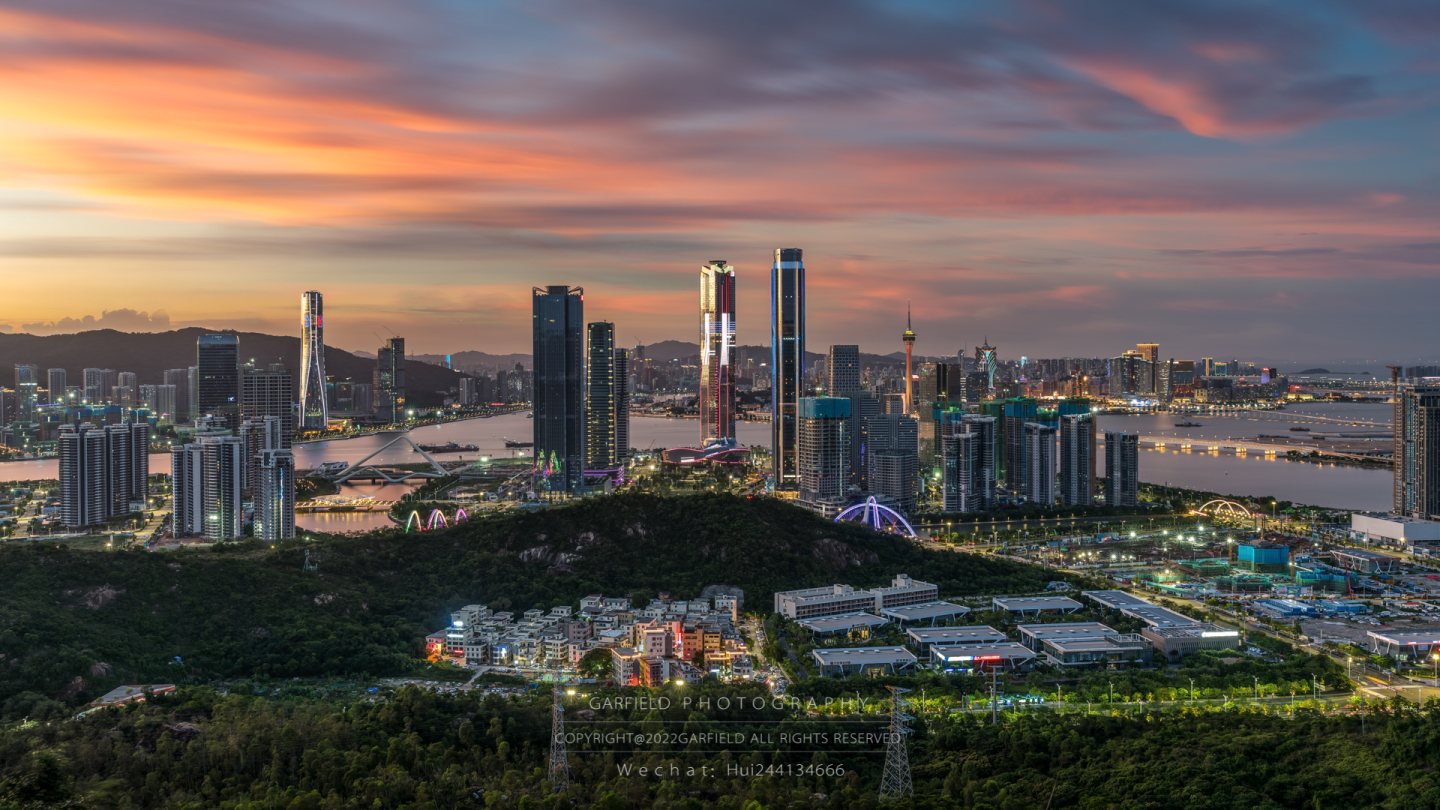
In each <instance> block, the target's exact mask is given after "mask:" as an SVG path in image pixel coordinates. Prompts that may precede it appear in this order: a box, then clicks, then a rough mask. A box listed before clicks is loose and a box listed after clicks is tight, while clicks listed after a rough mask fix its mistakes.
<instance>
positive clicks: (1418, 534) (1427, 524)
mask: <svg viewBox="0 0 1440 810" xmlns="http://www.w3.org/2000/svg"><path fill="white" fill-rule="evenodd" d="M1350 536H1351V538H1353V539H1354V540H1356V541H1358V542H1363V543H1378V544H1380V545H1386V546H1396V547H1399V548H1406V547H1409V546H1412V545H1414V544H1416V543H1433V542H1437V541H1440V520H1422V519H1420V518H1412V517H1405V516H1404V515H1394V514H1385V513H1382V512H1355V513H1352V514H1351V515H1350Z"/></svg>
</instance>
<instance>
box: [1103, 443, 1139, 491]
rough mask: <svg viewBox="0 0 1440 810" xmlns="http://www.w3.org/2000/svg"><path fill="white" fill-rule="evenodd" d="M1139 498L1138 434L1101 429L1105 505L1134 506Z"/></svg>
mask: <svg viewBox="0 0 1440 810" xmlns="http://www.w3.org/2000/svg"><path fill="white" fill-rule="evenodd" d="M1139 502H1140V436H1139V435H1138V434H1135V433H1122V432H1120V431H1118V430H1107V431H1105V505H1106V506H1135V505H1137V504H1138V503H1139Z"/></svg>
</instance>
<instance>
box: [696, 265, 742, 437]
mask: <svg viewBox="0 0 1440 810" xmlns="http://www.w3.org/2000/svg"><path fill="white" fill-rule="evenodd" d="M736 359H737V358H736V356H735V268H734V267H732V266H730V265H729V264H726V263H725V260H724V259H715V260H713V261H711V262H710V263H709V264H707V265H705V266H703V267H701V268H700V397H699V405H700V442H701V446H702V447H703V446H705V445H707V444H710V443H712V442H716V441H726V440H731V439H734V438H735V361H736Z"/></svg>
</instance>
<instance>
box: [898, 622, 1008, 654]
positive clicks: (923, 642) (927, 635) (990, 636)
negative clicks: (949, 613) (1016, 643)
mask: <svg viewBox="0 0 1440 810" xmlns="http://www.w3.org/2000/svg"><path fill="white" fill-rule="evenodd" d="M905 636H906V637H907V638H909V639H910V641H909V643H910V644H912V645H914V646H915V647H916V648H917V649H920V650H925V649H928V648H929V647H930V645H932V644H940V645H945V646H953V645H957V644H1000V643H1003V642H1006V641H1009V640H1010V639H1009V637H1007V636H1006V635H1005V634H1004V633H1002V632H1000V631H999V630H996V629H995V628H993V627H991V626H989V625H982V626H978V627H912V628H910V629H909V630H906V631H905Z"/></svg>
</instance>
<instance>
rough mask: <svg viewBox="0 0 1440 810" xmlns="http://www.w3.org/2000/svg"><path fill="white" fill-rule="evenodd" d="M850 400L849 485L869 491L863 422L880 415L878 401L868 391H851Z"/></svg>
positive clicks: (868, 465)
mask: <svg viewBox="0 0 1440 810" xmlns="http://www.w3.org/2000/svg"><path fill="white" fill-rule="evenodd" d="M848 399H849V400H850V484H851V486H856V487H859V488H860V489H865V490H868V489H869V485H868V482H869V473H870V459H869V457H868V455H867V453H866V436H865V420H866V419H867V418H869V417H871V416H879V415H880V400H878V399H876V398H875V396H874V395H873V394H871V393H870V392H869V391H852V392H850V394H849V396H848Z"/></svg>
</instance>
